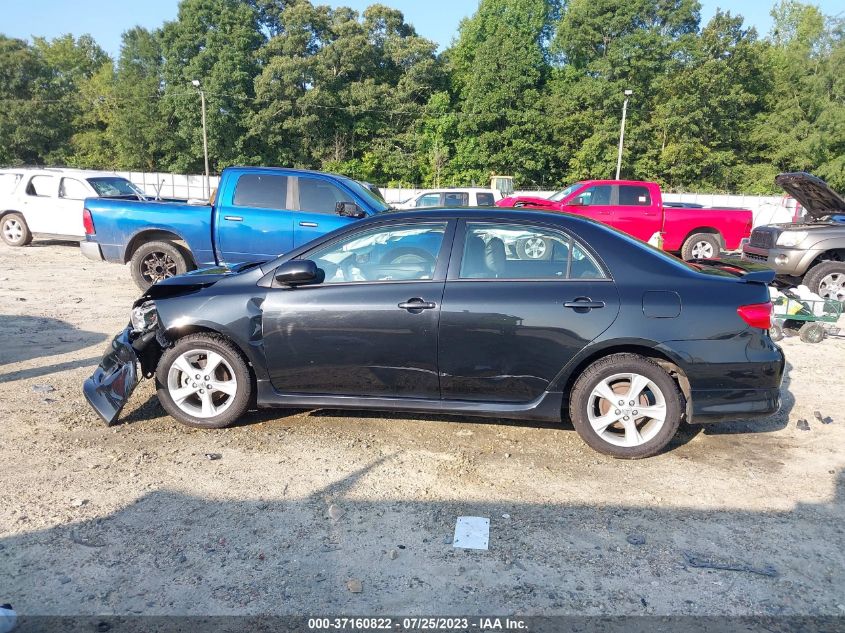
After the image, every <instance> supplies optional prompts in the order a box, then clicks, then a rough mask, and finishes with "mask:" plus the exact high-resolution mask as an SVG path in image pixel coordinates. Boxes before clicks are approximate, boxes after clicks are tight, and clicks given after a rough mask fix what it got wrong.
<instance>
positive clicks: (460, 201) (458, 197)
mask: <svg viewBox="0 0 845 633" xmlns="http://www.w3.org/2000/svg"><path fill="white" fill-rule="evenodd" d="M443 204H444V206H447V207H468V206H469V194H468V193H466V192H464V191H448V192H446V193H445V194H444V201H443Z"/></svg>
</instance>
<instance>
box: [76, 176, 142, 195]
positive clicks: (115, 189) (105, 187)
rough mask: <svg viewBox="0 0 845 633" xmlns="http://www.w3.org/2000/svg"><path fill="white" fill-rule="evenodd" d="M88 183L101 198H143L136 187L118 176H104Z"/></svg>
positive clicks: (91, 179) (90, 179)
mask: <svg viewBox="0 0 845 633" xmlns="http://www.w3.org/2000/svg"><path fill="white" fill-rule="evenodd" d="M88 182H89V183H91V186H92V187H94V191H96V192H97V195H98V196H100V197H101V198H114V197H117V196H143V195H144V192H142V191H141V190H140V189H138V187H136V186H135V185H133V184H132V183H131V182H129V181H128V180H126V178H120V177H118V176H104V177H102V178H89V179H88Z"/></svg>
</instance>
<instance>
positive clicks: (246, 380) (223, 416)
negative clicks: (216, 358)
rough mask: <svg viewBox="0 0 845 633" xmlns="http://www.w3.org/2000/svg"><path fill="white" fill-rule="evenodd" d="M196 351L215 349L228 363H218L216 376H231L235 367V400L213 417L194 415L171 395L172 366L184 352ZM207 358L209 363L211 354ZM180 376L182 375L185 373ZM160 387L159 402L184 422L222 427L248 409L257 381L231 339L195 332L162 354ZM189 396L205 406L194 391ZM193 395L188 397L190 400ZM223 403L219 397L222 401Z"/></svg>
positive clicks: (233, 398)
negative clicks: (254, 382)
mask: <svg viewBox="0 0 845 633" xmlns="http://www.w3.org/2000/svg"><path fill="white" fill-rule="evenodd" d="M192 351H200V352H201V351H210V352H215V353H217V354H219V355H220V356H221V357H222V359H223V360H224V361H225V362H226V363H228V367H225V366H224V364H223V363H221V364H220V366H218V369H217V370H216V371H218V374H217V375H216V376H217V378H218V379H219V380H227V379H229V377H228V374H229V373H230V372H229V368H231V374H232V375H231V377H230V378H233V379H234V381H235V383H236V386H237V387H236V392H235V394H234V395H232V396H231V397H232V401H231V402H230V403H229V404H228V406H227V407H226V408H225V410H223V411H222V412H221V413H220V414H219V415H214V416H211V417H197V416H194V415H191V414H190V413H188V412H187V411H185V410H184V409H182V408H180V407H179V405H177V404H176V402H175V400H174V398H173V396H172V394H171V390H170V386H169V383H168V379H169V376H170V369H171V367H172V366H173V364H174V363H175V362H176V361H177V360H178V359H179V358H180V357H181V356H182V355H183V354H185V353H187V352H192ZM205 360H206V362H208V357H207V356H206V359H205ZM178 375H179V376H182V374H181V373H180V374H178ZM200 376H201V378H202V379H205V376H202V374H200ZM214 379H215V377H214V376H212V377H211V380H212V381H214ZM186 386H187V385H186ZM156 389H157V393H158V399H159V402H161V405H162V406H163V407H164V410H165V411H167V413H169V414H170V415H171V416H172V417H173V418H174V419H176V420H178V421H179V422H181V423H182V424H186V425H188V426H193V427H197V428H201V429H222V428H223V427H226V426H229V425H230V424H232V423H234V422H235V421H236V420H237V419H238V418H240V417H241V416H242V415H243V414H244V413H245V412H246V410H247V408H248V407H249V405H250V403H251V402H252V394H253V380H252V375H251V373H250V371H249V366H248V365H247V361H246V359H245V358H244V357H243V355H242V354H241V352H240V350H238V348H237V347H236V346H235V345H234V344H233V343H232V342H231V341H230V340H229V339H227V338H226V337H224V336H220V335H219V334H191V335H189V336H186V337H184V338H181V339H179V340H178V341H176V344H175V345H174V346H173V347H171V348H170V349H168V350H167V351H165V353H164V354H163V355H162V357H161V360H159V363H158V368H157V369H156ZM212 392H213V390H209V392H208V393H209V398H212V397H213V396H212ZM226 395H227V394H224V393H222V392H218V396H222V397H225V396H226ZM189 398H190V401H189V403H188V404H189V405H191V406H200V407H201V406H202V400H201V396H200V395H199V394H194V395H193V396H190V397H189ZM189 398H186V399H185V400H189ZM220 402H221V401H220V400H218V403H220Z"/></svg>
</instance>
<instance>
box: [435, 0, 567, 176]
mask: <svg viewBox="0 0 845 633" xmlns="http://www.w3.org/2000/svg"><path fill="white" fill-rule="evenodd" d="M556 10H557V6H556V4H554V3H553V2H552V1H551V0H481V3H480V4H479V7H478V11H477V12H476V13H475V14H474V15H473V16H472V17H470V18H468V19H466V20H464V21H463V22H461V25H460V29H459V37H458V40H457V42H456V43H455V45H454V46H453V47H452V48H451V49H450V50H448V51H447V52H446V57H447V60H448V66H449V70H450V73H451V80H452V88H453V90H454V92H455V94H456V95H457V103H458V108H459V117H460V121H459V125H458V131H459V134H460V137H461V138H460V139H459V140H458V142H457V144H456V147H455V149H454V154H455V157H454V159H453V161H452V166H453V170H454V172H455V173H456V175H459V176H460V177H461V178H462V179H463V180H473V181H476V182H484V181H486V180H487V179H488V178H489V177H490V174H491V172H499V173H513V174H515V175H516V177H517V179H518V180H520V181H522V182H542V181H543V179H544V178H545V174H546V173H547V170H548V166H549V163H548V156H547V148H548V146H549V142H548V140H547V133H548V127H547V117H546V116H544V113H543V108H542V103H541V99H542V94H543V92H544V90H545V87H546V82H547V80H548V75H549V63H548V62H549V53H548V50H547V46H546V43H547V42H548V40H549V37H550V34H551V31H550V27H551V19H552V17H553V16H554V15H555V13H556Z"/></svg>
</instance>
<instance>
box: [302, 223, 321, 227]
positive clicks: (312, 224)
mask: <svg viewBox="0 0 845 633" xmlns="http://www.w3.org/2000/svg"><path fill="white" fill-rule="evenodd" d="M299 226H309V227H315V226H318V224H317V223H316V222H300V223H299Z"/></svg>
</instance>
